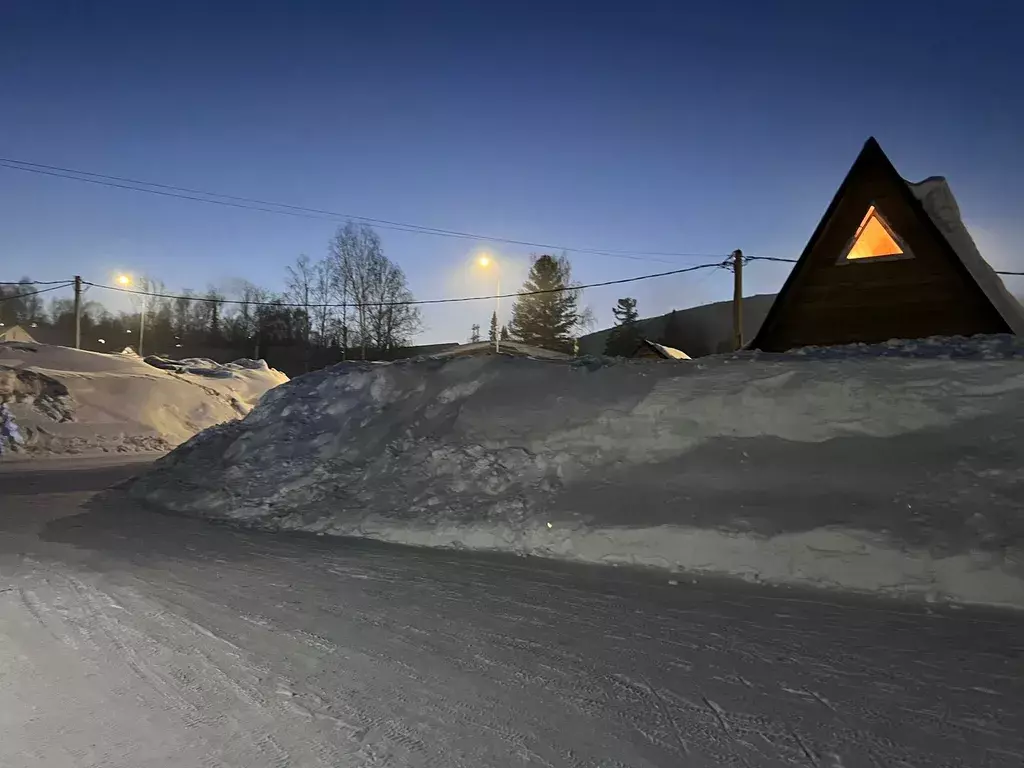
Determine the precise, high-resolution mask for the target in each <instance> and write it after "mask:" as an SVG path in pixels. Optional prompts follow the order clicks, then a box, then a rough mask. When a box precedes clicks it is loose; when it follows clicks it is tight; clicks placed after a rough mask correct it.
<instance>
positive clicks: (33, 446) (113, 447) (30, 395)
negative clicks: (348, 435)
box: [0, 342, 287, 454]
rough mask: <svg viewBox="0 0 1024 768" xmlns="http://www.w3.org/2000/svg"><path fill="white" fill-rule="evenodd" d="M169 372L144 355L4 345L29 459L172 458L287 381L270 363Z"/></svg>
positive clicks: (2, 377) (1, 389)
mask: <svg viewBox="0 0 1024 768" xmlns="http://www.w3.org/2000/svg"><path fill="white" fill-rule="evenodd" d="M165 362H168V366H167V367H168V368H170V370H164V369H162V368H158V367H155V366H153V365H150V364H148V363H147V362H144V361H143V360H142V359H141V358H139V356H138V355H134V354H120V355H108V354H101V353H97V352H84V351H81V350H77V349H69V348H67V347H55V346H48V345H45V344H35V343H25V342H12V343H5V344H0V398H4V399H7V400H8V401H10V402H11V410H12V411H13V412H14V414H15V417H16V418H17V420H18V423H19V425H20V426H21V428H22V431H23V433H24V435H25V438H26V450H27V451H28V452H29V453H35V454H39V453H48V454H66V453H87V452H97V451H146V450H153V451H166V450H169V449H170V448H172V447H174V446H175V445H178V444H179V443H181V442H182V441H184V440H187V439H188V438H190V437H192V436H193V435H194V434H196V433H197V432H199V431H200V430H203V429H206V428H207V427H210V426H213V425H215V424H219V423H221V422H223V421H229V420H233V419H238V418H240V417H242V416H244V415H245V414H247V413H248V412H249V411H250V410H251V409H252V407H253V406H254V405H255V404H256V402H257V401H258V400H259V398H260V397H261V396H262V394H263V393H264V392H265V391H267V390H268V389H270V388H271V387H274V386H276V385H278V384H280V383H282V382H284V381H287V377H286V376H285V375H284V374H282V373H280V372H278V371H275V370H272V369H270V368H268V367H267V365H266V363H264V362H263V361H251V360H250V361H238V362H237V363H233V364H229V365H227V366H222V365H218V364H217V363H214V362H213V361H210V360H202V361H199V360H194V361H187V362H186V363H185V364H184V365H179V366H178V367H176V368H175V367H173V366H171V365H170V363H171V362H173V361H165Z"/></svg>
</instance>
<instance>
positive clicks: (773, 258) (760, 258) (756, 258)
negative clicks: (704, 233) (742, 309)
mask: <svg viewBox="0 0 1024 768" xmlns="http://www.w3.org/2000/svg"><path fill="white" fill-rule="evenodd" d="M746 259H747V261H778V262H782V263H783V264H796V263H797V261H799V259H781V258H779V257H778V256H747V257H746ZM993 272H995V273H996V274H997V275H1011V276H1016V277H1024V272H1008V271H1006V270H1000V269H995V270H993Z"/></svg>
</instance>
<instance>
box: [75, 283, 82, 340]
mask: <svg viewBox="0 0 1024 768" xmlns="http://www.w3.org/2000/svg"><path fill="white" fill-rule="evenodd" d="M81 348H82V276H81V275H75V349H81Z"/></svg>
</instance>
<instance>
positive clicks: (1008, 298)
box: [907, 176, 1024, 336]
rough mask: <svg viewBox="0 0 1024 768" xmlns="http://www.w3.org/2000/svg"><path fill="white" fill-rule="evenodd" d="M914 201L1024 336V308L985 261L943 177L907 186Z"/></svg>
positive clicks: (1004, 318)
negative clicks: (918, 203)
mask: <svg viewBox="0 0 1024 768" xmlns="http://www.w3.org/2000/svg"><path fill="white" fill-rule="evenodd" d="M907 186H908V187H909V188H910V191H911V192H913V193H914V197H916V198H917V199H918V200H920V201H921V204H922V205H923V206H924V209H925V211H926V212H927V213H928V218H930V219H931V220H932V221H933V222H934V223H935V226H936V227H938V229H939V231H940V232H941V233H942V234H943V236H944V237H945V238H946V241H947V242H948V243H949V245H950V247H952V249H953V251H954V253H956V255H957V257H958V258H959V259H960V261H961V262H962V263H963V265H964V267H966V268H967V271H968V272H970V274H971V277H973V278H974V282H976V283H977V284H978V287H979V288H981V290H982V292H983V293H984V294H985V296H986V297H987V298H988V300H989V301H990V302H991V303H992V306H993V307H995V309H996V311H997V312H999V314H1000V315H1001V316H1002V318H1003V320H1004V321H1005V322H1006V324H1007V325H1008V326H1010V328H1011V329H1012V330H1013V332H1014V333H1015V334H1017V335H1018V336H1024V307H1021V305H1020V302H1019V301H1017V299H1016V298H1014V296H1013V295H1012V294H1011V293H1010V292H1009V291H1008V290H1006V286H1005V285H1004V284H1003V281H1002V279H1001V278H1000V277H999V275H997V274H996V271H995V270H994V269H992V267H991V265H990V264H989V263H988V262H987V261H985V259H984V257H982V255H981V252H980V251H979V250H978V246H977V245H975V243H974V239H973V238H972V237H971V233H970V232H968V231H967V227H965V226H964V222H963V219H962V218H961V216H960V206H958V205H957V203H956V198H955V197H953V190H951V189H950V188H949V184H948V183H947V182H946V180H945V179H944V178H943V177H942V176H930V177H929V178H927V179H925V180H923V181H919V182H916V183H913V182H909V181H908V182H907Z"/></svg>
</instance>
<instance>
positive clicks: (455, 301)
mask: <svg viewBox="0 0 1024 768" xmlns="http://www.w3.org/2000/svg"><path fill="white" fill-rule="evenodd" d="M722 266H723V265H722V263H721V262H715V263H709V264H697V265H696V266H692V267H683V268H682V269H673V270H669V271H668V272H657V273H654V274H650V275H639V276H637V277H624V278H620V279H618V280H605V281H603V282H600V283H588V284H587V285H571V286H565V287H563V288H545V289H542V290H537V291H522V292H518V293H503V294H500V295H496V296H495V295H492V296H459V297H455V298H447V299H410V300H408V301H367V302H346V303H329V304H302V303H295V302H285V301H280V302H279V301H243V300H242V299H214V298H209V297H205V296H184V295H177V294H170V293H155V292H152V291H138V290H135V289H132V288H120V287H118V286H116V285H103V284H102V283H92V282H89V281H87V280H83V281H82V285H89V286H93V287H94V288H104V289H106V290H108V291H117V292H119V293H131V294H135V295H137V296H150V297H152V298H156V299H180V300H187V301H210V302H216V303H218V304H233V305H239V306H250V307H301V308H304V309H327V308H332V309H336V308H340V307H352V308H353V309H356V308H359V307H411V306H419V305H422V304H458V303H462V302H467V301H494V300H495V299H516V298H519V297H521V296H539V295H542V294H548V293H564V292H565V291H583V290H587V289H588V288H603V287H605V286H609V285H624V284H626V283H636V282H639V281H641V280H654V279H657V278H661V277H671V276H673V275H682V274H686V273H687V272H696V271H697V270H700V269H715V268H721V267H722Z"/></svg>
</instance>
